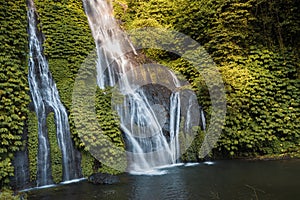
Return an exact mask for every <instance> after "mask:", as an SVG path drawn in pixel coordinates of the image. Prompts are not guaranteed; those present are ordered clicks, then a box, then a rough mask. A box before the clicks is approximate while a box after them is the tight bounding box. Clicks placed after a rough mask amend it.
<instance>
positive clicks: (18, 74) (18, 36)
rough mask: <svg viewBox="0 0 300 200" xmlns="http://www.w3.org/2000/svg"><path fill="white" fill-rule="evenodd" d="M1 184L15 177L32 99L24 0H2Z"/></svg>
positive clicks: (0, 88)
mask: <svg viewBox="0 0 300 200" xmlns="http://www.w3.org/2000/svg"><path fill="white" fill-rule="evenodd" d="M0 5H1V6H0V22H1V28H0V41H1V45H0V66H1V67H0V185H1V186H3V184H7V183H8V182H9V176H13V170H14V168H13V166H12V163H11V161H12V159H13V154H14V152H16V151H18V150H19V148H20V147H21V146H22V141H21V136H22V134H23V128H24V122H25V121H26V118H27V113H28V109H27V106H28V103H29V96H28V94H27V92H28V84H27V61H26V60H27V59H26V55H27V34H26V24H27V21H26V16H27V15H26V8H25V2H24V1H18V0H17V1H4V0H1V1H0Z"/></svg>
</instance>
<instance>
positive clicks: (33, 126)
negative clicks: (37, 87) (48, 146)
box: [27, 112, 38, 181]
mask: <svg viewBox="0 0 300 200" xmlns="http://www.w3.org/2000/svg"><path fill="white" fill-rule="evenodd" d="M27 126H28V135H27V137H28V141H27V144H28V158H29V172H30V181H35V180H36V173H37V156H38V121H37V117H36V115H35V112H30V113H29V115H28V122H27Z"/></svg>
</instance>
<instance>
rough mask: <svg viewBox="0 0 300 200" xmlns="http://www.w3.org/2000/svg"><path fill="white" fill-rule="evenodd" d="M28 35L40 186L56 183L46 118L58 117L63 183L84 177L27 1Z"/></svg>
mask: <svg viewBox="0 0 300 200" xmlns="http://www.w3.org/2000/svg"><path fill="white" fill-rule="evenodd" d="M27 6H28V12H27V14H28V34H29V69H28V71H29V73H28V81H29V87H30V93H31V98H32V102H33V105H34V110H35V113H36V116H37V119H38V158H37V162H38V166H37V185H38V186H43V185H49V184H52V183H53V180H52V175H51V164H50V163H51V160H50V159H51V158H50V153H51V152H50V145H49V139H48V130H47V123H46V119H47V115H48V113H49V112H53V113H54V116H55V125H56V137H57V143H58V146H59V148H60V150H61V152H62V165H63V166H62V167H63V177H62V180H63V181H68V180H72V179H76V178H79V177H81V172H80V162H78V161H77V160H78V159H79V156H80V155H79V152H77V151H76V150H75V148H74V146H73V143H72V139H71V135H70V128H69V122H68V115H67V112H66V109H65V107H64V106H63V104H62V102H61V101H60V97H59V94H58V90H57V87H56V84H55V82H54V80H53V78H52V75H51V72H50V71H49V66H48V62H47V60H46V58H45V56H44V54H43V46H42V44H43V35H42V33H41V31H39V29H38V21H37V13H36V8H35V5H34V2H33V0H28V1H27Z"/></svg>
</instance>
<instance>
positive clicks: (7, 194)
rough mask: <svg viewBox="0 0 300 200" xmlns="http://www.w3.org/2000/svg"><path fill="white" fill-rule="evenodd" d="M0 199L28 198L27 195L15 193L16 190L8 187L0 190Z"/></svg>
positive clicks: (17, 199) (16, 199) (15, 199)
mask: <svg viewBox="0 0 300 200" xmlns="http://www.w3.org/2000/svg"><path fill="white" fill-rule="evenodd" d="M0 199H3V200H19V199H27V196H26V195H24V194H23V195H15V194H14V192H13V191H12V190H10V189H8V188H3V189H1V190H0Z"/></svg>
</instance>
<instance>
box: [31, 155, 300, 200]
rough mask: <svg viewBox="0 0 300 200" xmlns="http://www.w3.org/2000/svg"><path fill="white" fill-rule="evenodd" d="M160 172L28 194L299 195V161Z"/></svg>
mask: <svg viewBox="0 0 300 200" xmlns="http://www.w3.org/2000/svg"><path fill="white" fill-rule="evenodd" d="M163 171H165V172H166V174H164V175H155V176H149V175H147V176H146V175H122V176H121V183H119V184H116V185H93V184H90V183H88V182H86V181H83V182H79V183H73V184H69V185H59V186H57V187H53V188H48V189H40V190H32V191H29V192H28V199H29V200H31V199H38V200H40V199H41V200H52V199H53V200H60V199H61V200H77V199H78V200H81V199H87V200H89V199H109V200H120V199H132V200H137V199H141V200H156V199H170V200H172V199H195V200H198V199H230V200H231V199H249V200H250V199H270V200H276V199H283V200H289V199H291V200H292V199H296V200H297V199H300V173H299V172H300V160H279V161H240V160H239V161H217V162H215V163H213V164H209V163H206V164H205V163H200V164H198V165H195V166H177V167H173V168H168V169H163Z"/></svg>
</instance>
